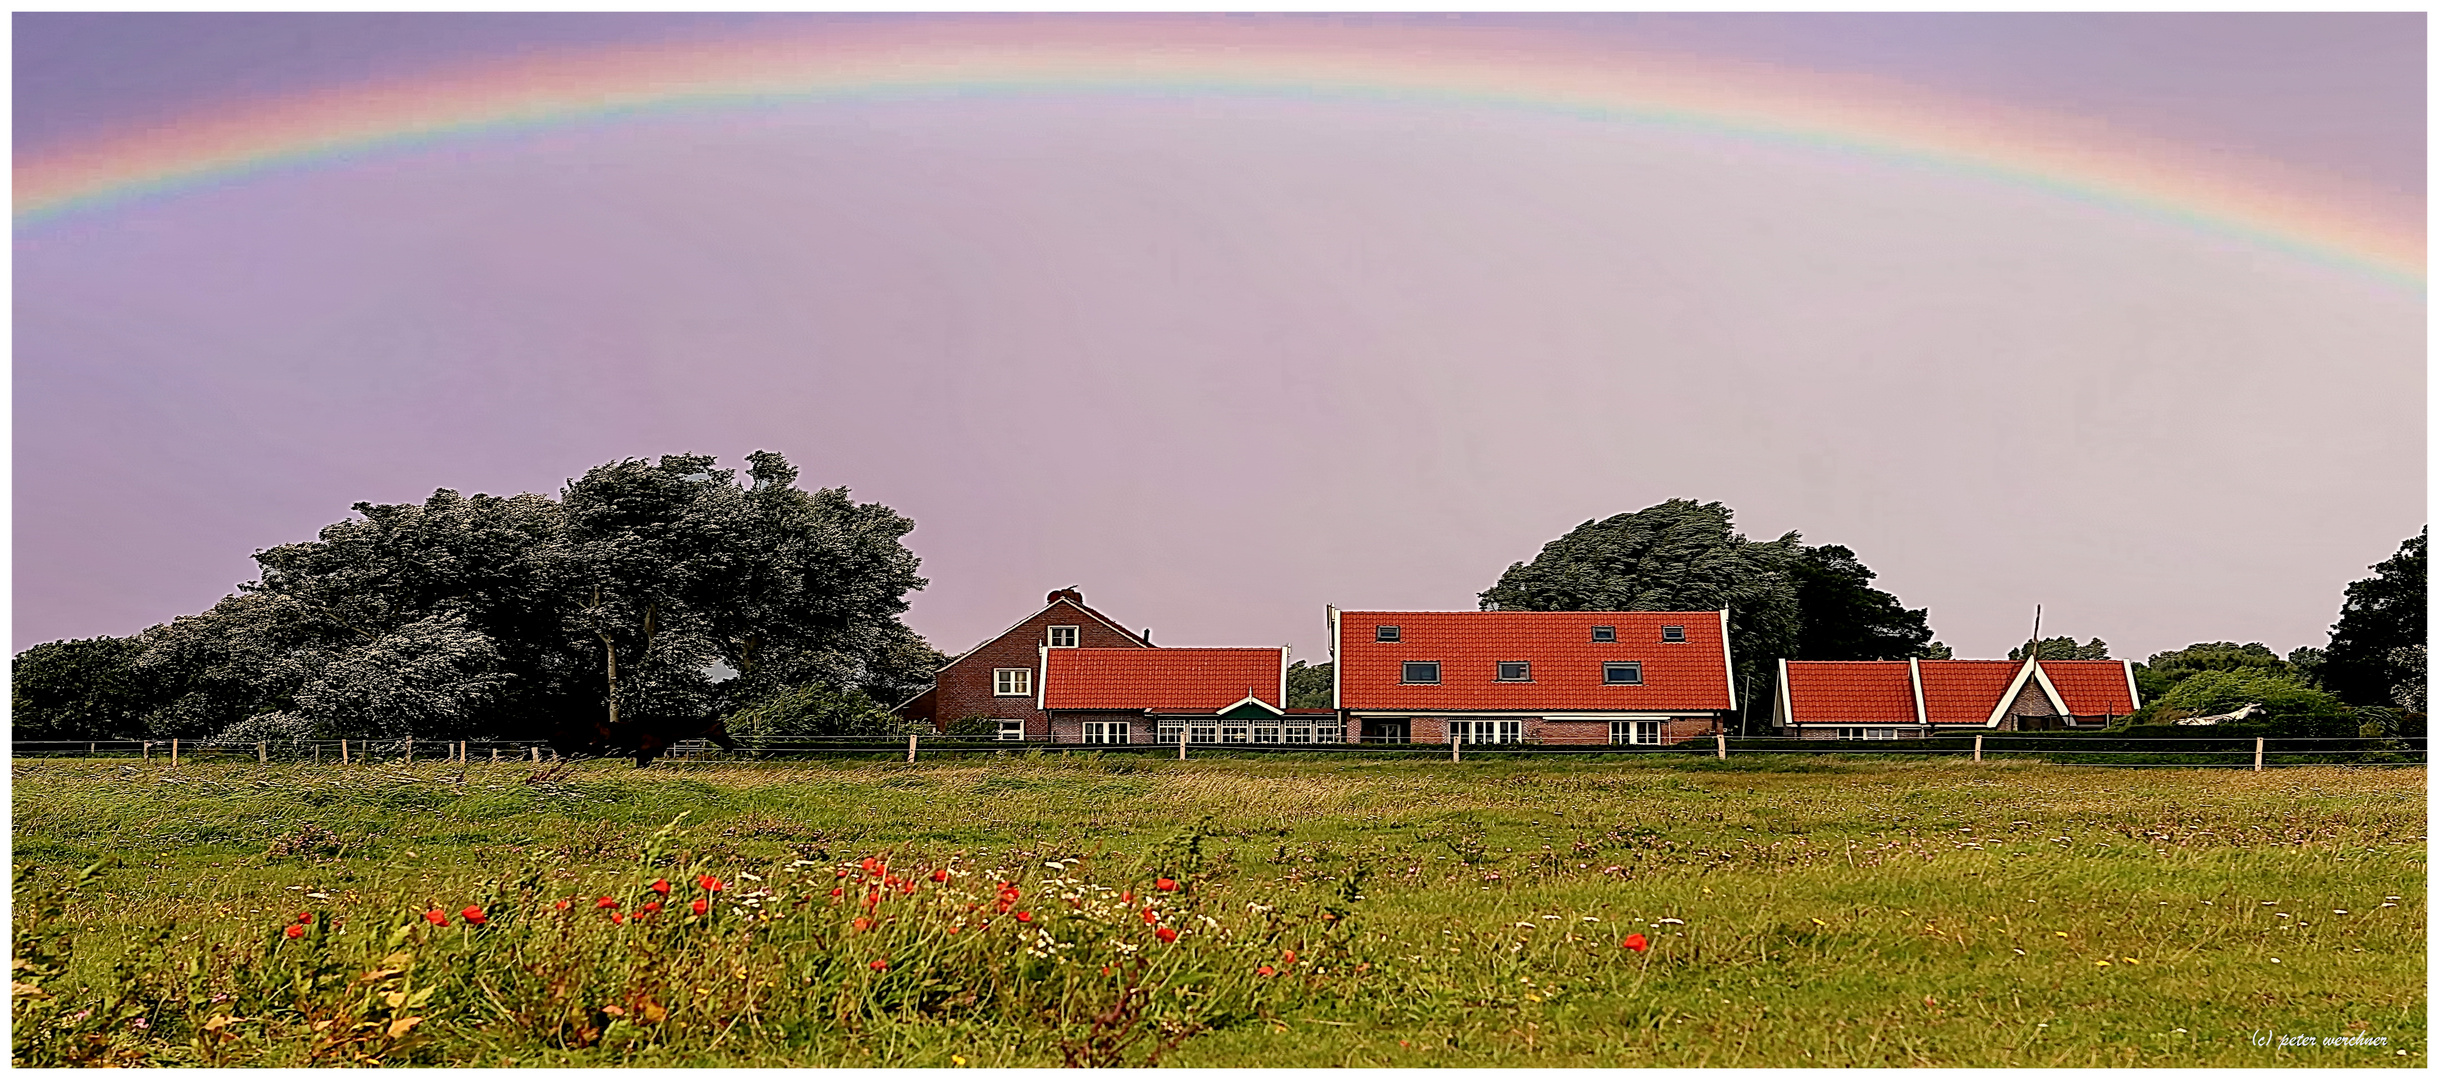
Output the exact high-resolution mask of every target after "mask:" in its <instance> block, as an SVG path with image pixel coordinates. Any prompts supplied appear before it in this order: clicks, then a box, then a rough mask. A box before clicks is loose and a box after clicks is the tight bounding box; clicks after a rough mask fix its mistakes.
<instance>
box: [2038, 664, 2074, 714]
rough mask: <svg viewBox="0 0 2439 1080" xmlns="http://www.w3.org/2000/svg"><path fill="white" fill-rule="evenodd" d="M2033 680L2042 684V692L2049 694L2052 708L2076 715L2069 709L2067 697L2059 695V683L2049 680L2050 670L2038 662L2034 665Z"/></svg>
mask: <svg viewBox="0 0 2439 1080" xmlns="http://www.w3.org/2000/svg"><path fill="white" fill-rule="evenodd" d="M2033 681H2034V682H2037V683H2040V684H2041V692H2042V693H2043V694H2047V695H2049V706H2050V708H2053V709H2056V710H2058V715H2060V716H2073V715H2074V714H2073V713H2071V712H2068V711H2067V709H2066V699H2065V698H2064V697H2061V696H2059V694H2058V687H2057V684H2055V683H2052V682H2050V681H2049V672H2047V671H2044V670H2042V668H2041V667H2040V665H2039V664H2038V663H2037V662H2036V663H2035V664H2034V666H2033Z"/></svg>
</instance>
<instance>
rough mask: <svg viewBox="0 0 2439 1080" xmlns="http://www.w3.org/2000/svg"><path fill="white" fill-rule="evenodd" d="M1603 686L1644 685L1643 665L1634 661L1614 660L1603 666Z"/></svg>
mask: <svg viewBox="0 0 2439 1080" xmlns="http://www.w3.org/2000/svg"><path fill="white" fill-rule="evenodd" d="M1601 684H1602V685H1604V686H1641V685H1643V665H1642V664H1641V663H1639V662H1637V661H1633V660H1612V661H1609V662H1608V663H1605V664H1602V665H1601Z"/></svg>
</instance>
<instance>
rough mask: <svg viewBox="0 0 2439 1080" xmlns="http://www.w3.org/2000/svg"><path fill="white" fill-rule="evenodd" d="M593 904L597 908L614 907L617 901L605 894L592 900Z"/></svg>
mask: <svg viewBox="0 0 2439 1080" xmlns="http://www.w3.org/2000/svg"><path fill="white" fill-rule="evenodd" d="M593 906H594V907H597V908H614V907H617V906H618V901H616V900H612V899H610V898H609V897H607V896H605V897H602V898H601V899H599V900H595V901H593Z"/></svg>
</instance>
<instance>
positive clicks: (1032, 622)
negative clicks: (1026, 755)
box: [891, 586, 1153, 739]
mask: <svg viewBox="0 0 2439 1080" xmlns="http://www.w3.org/2000/svg"><path fill="white" fill-rule="evenodd" d="M1042 601H1043V607H1042V609H1041V610H1040V611H1036V612H1034V613H1033V614H1031V615H1028V616H1026V617H1024V618H1022V619H1019V620H1017V622H1016V625H1014V626H1011V627H1009V628H1007V629H1006V630H1003V631H1000V632H999V634H998V635H997V636H994V637H992V638H990V639H989V640H986V641H984V642H983V643H982V644H979V645H976V646H974V647H973V648H971V649H967V650H966V651H965V652H963V653H961V654H959V655H958V657H957V658H956V659H954V660H951V661H949V662H948V663H947V664H945V665H942V666H941V668H940V671H939V673H938V674H937V675H935V676H934V678H933V682H932V686H931V688H930V689H928V690H925V691H923V692H922V693H920V694H917V695H915V696H914V697H912V698H909V699H907V700H906V701H905V702H904V703H902V704H900V705H899V706H898V707H897V708H896V709H893V710H891V711H892V712H895V713H896V714H897V715H899V716H901V717H904V718H906V719H909V720H915V721H920V722H923V723H927V724H930V725H932V726H933V727H934V728H935V729H936V730H941V731H946V730H948V726H949V725H950V724H953V723H956V722H957V721H959V720H965V719H970V718H976V717H980V718H983V719H987V720H990V721H992V722H993V723H994V725H995V730H996V733H997V735H998V737H1000V738H1002V739H1047V738H1049V737H1050V716H1049V714H1048V713H1046V712H1043V711H1042V708H1041V686H1042V657H1043V655H1044V654H1045V653H1046V652H1047V651H1048V650H1051V649H1078V648H1083V649H1098V650H1148V649H1151V648H1153V645H1152V632H1151V631H1149V630H1145V631H1143V632H1141V633H1137V632H1135V631H1132V630H1128V629H1127V628H1125V627H1123V626H1120V625H1118V623H1117V622H1116V621H1115V620H1112V619H1111V618H1110V617H1109V616H1107V615H1103V614H1101V613H1100V612H1098V611H1094V610H1093V609H1092V608H1089V607H1086V606H1085V604H1084V594H1083V593H1082V592H1079V591H1077V590H1076V589H1075V588H1074V587H1073V586H1069V587H1068V588H1064V589H1057V590H1053V591H1052V592H1051V593H1050V595H1048V596H1045V597H1043V598H1042Z"/></svg>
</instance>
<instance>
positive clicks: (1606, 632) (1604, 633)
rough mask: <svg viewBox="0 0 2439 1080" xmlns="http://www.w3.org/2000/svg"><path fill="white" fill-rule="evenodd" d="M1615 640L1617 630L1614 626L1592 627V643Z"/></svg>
mask: <svg viewBox="0 0 2439 1080" xmlns="http://www.w3.org/2000/svg"><path fill="white" fill-rule="evenodd" d="M1617 639H1618V628H1617V627H1614V626H1595V627H1593V628H1592V640H1594V641H1616V640H1617Z"/></svg>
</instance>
